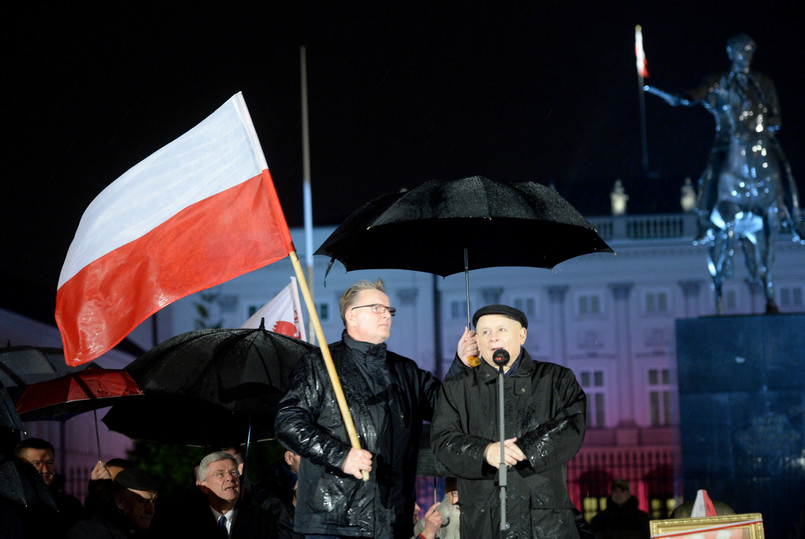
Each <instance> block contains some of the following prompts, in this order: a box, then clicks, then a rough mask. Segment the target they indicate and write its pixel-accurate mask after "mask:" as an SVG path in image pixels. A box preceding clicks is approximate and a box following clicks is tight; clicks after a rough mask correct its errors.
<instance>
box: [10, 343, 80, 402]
mask: <svg viewBox="0 0 805 539" xmlns="http://www.w3.org/2000/svg"><path fill="white" fill-rule="evenodd" d="M85 368H87V365H81V366H80V367H70V366H68V365H67V363H66V362H65V361H64V351H63V350H62V349H61V348H48V347H38V346H7V347H4V348H0V383H2V384H3V385H4V386H6V387H8V388H11V387H15V386H27V385H30V384H34V383H36V382H44V381H45V380H51V379H53V378H58V377H59V376H61V375H63V374H67V373H70V372H78V371H81V370H83V369H85ZM13 396H14V395H12V397H13ZM17 397H19V395H17Z"/></svg>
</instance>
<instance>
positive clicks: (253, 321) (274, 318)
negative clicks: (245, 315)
mask: <svg viewBox="0 0 805 539" xmlns="http://www.w3.org/2000/svg"><path fill="white" fill-rule="evenodd" d="M261 324H263V325H264V326H265V328H266V329H267V330H269V331H273V332H274V333H282V334H283V335H288V336H289V337H296V338H297V339H302V340H303V341H306V340H307V336H306V335H305V324H304V322H303V321H302V304H301V303H300V302H299V290H298V289H297V288H296V277H291V284H289V285H288V286H286V287H285V288H283V289H282V290H281V291H280V293H279V294H277V295H276V296H274V298H273V299H272V300H271V301H269V302H268V303H266V304H265V305H263V306H262V307H261V308H260V309H259V310H258V311H257V312H256V313H254V314H253V315H252V316H250V317H249V319H248V320H246V322H245V323H244V324H243V325H242V326H240V327H242V328H259V327H260V325H261Z"/></svg>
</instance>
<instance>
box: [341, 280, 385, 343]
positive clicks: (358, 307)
mask: <svg viewBox="0 0 805 539" xmlns="http://www.w3.org/2000/svg"><path fill="white" fill-rule="evenodd" d="M370 305H384V306H386V307H388V306H389V297H388V296H387V295H386V294H384V293H383V292H381V291H380V290H374V289H370V290H361V291H360V292H358V295H357V299H356V300H355V303H354V304H353V305H351V306H350V307H349V308H348V309H347V311H346V313H345V314H344V319H345V321H346V323H347V333H348V334H349V336H350V337H352V338H353V339H355V340H356V341H362V342H369V343H372V344H380V343H382V342H386V340H388V338H389V337H390V336H391V313H390V312H388V310H386V312H384V313H382V314H378V313H376V312H375V311H374V310H373V309H372V308H371V307H370Z"/></svg>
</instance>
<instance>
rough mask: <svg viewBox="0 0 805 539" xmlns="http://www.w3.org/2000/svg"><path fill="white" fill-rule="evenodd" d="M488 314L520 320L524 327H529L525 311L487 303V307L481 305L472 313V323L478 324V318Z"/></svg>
mask: <svg viewBox="0 0 805 539" xmlns="http://www.w3.org/2000/svg"><path fill="white" fill-rule="evenodd" d="M487 314H499V315H502V316H505V317H507V318H511V319H512V320H516V321H517V322H520V325H521V326H523V327H524V328H527V327H528V318H526V315H525V313H524V312H523V311H521V310H520V309H515V308H514V307H509V306H508V305H487V306H486V307H481V308H480V309H478V310H477V311H475V314H474V315H472V325H473V326H477V325H478V319H479V318H481V317H482V316H486V315H487Z"/></svg>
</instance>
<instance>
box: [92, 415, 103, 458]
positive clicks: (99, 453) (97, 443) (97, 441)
mask: <svg viewBox="0 0 805 539" xmlns="http://www.w3.org/2000/svg"><path fill="white" fill-rule="evenodd" d="M92 415H93V416H95V444H96V445H97V447H98V462H101V435H100V434H99V433H98V411H97V410H95V409H93V410H92Z"/></svg>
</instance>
